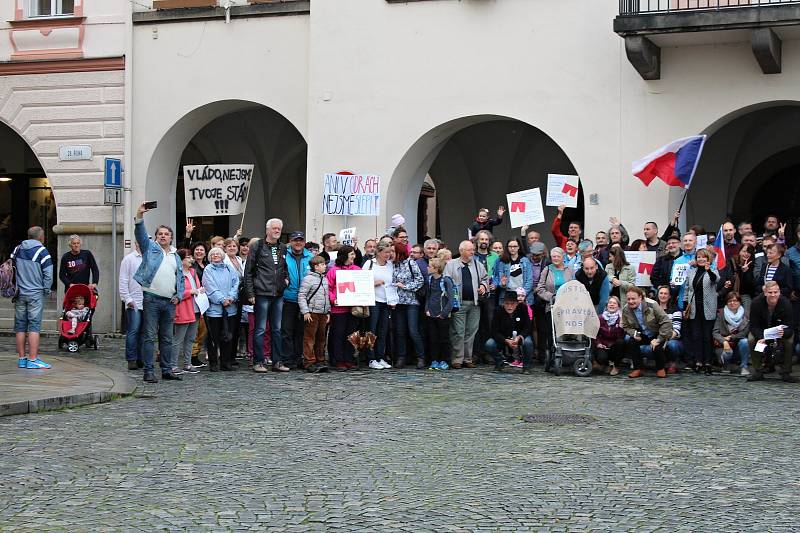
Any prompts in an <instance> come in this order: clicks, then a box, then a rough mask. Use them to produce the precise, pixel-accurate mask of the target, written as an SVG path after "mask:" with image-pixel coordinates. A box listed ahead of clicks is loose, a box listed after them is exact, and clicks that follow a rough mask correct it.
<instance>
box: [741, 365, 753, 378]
mask: <svg viewBox="0 0 800 533" xmlns="http://www.w3.org/2000/svg"><path fill="white" fill-rule="evenodd" d="M739 375H740V376H749V375H750V371H749V370H747V367H746V366H743V367H742V371H741V372H739Z"/></svg>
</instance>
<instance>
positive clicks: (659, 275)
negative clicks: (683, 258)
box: [650, 235, 681, 289]
mask: <svg viewBox="0 0 800 533" xmlns="http://www.w3.org/2000/svg"><path fill="white" fill-rule="evenodd" d="M680 255H681V238H680V237H678V236H677V235H671V236H669V237H667V249H666V253H665V254H664V255H662V256H660V257H658V258H657V259H656V263H655V265H653V272H652V273H651V274H650V283H652V284H653V288H654V289H656V288H658V287H660V286H662V285H669V278H670V275H671V274H672V262H673V261H675V259H677V258H678V257H680Z"/></svg>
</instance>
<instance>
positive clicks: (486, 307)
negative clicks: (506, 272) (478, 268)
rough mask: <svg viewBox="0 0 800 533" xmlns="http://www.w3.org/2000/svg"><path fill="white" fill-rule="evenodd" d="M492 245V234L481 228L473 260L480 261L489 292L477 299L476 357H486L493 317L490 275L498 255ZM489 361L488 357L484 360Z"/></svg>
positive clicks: (493, 307)
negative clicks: (478, 315)
mask: <svg viewBox="0 0 800 533" xmlns="http://www.w3.org/2000/svg"><path fill="white" fill-rule="evenodd" d="M491 245H492V234H491V233H489V232H488V231H486V230H481V231H479V232H478V233H477V234H476V235H475V260H476V261H478V262H479V263H481V264H482V265H483V267H484V269H485V270H486V273H487V275H488V276H489V293H488V295H487V296H486V297H484V298H481V299H479V300H478V307H480V313H481V320H480V325H479V326H478V335H477V336H476V337H475V349H474V352H475V354H476V356H477V358H485V359H486V358H487V356H488V354H487V352H486V341H487V340H489V338H491V335H492V332H491V329H492V320H493V319H494V311H495V299H494V290H495V287H494V285H493V284H492V281H491V280H492V276H493V275H494V266H495V264H496V263H497V260H498V259H499V256H498V255H497V254H496V253H494V252H492V251H491V250H490V249H489V247H490V246H491ZM486 362H487V363H488V362H489V361H488V359H487V361H486Z"/></svg>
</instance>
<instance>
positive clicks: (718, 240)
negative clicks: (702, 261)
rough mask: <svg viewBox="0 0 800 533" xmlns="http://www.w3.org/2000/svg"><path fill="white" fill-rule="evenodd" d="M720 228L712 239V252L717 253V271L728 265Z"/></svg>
mask: <svg viewBox="0 0 800 533" xmlns="http://www.w3.org/2000/svg"><path fill="white" fill-rule="evenodd" d="M722 239H723V237H722V226H720V227H719V231H717V236H716V237H714V251H715V252H717V270H720V271H721V270H722V269H723V268H725V267H726V266H727V265H728V258H727V257H725V241H724V240H722Z"/></svg>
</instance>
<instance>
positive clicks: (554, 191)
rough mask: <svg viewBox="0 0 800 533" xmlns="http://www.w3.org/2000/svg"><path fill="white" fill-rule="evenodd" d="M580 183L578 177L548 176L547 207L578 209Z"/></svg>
mask: <svg viewBox="0 0 800 533" xmlns="http://www.w3.org/2000/svg"><path fill="white" fill-rule="evenodd" d="M579 181H580V179H579V178H578V176H569V175H564V174H548V175H547V199H546V201H545V205H552V206H559V205H565V206H567V207H578V182H579Z"/></svg>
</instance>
